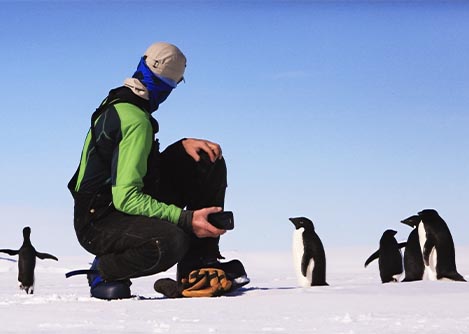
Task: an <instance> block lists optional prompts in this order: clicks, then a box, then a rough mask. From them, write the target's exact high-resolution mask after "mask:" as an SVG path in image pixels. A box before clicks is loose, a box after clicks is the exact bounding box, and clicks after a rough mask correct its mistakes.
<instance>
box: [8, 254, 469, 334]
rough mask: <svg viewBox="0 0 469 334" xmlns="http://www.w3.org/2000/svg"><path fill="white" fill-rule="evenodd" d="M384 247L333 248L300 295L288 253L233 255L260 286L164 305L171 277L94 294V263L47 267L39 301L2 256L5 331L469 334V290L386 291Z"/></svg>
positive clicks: (40, 266)
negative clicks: (113, 295) (316, 280)
mask: <svg viewBox="0 0 469 334" xmlns="http://www.w3.org/2000/svg"><path fill="white" fill-rule="evenodd" d="M374 250H375V249H373V247H369V248H347V249H332V250H327V249H326V256H327V265H328V267H327V281H328V283H329V284H330V286H328V287H314V288H299V287H297V285H296V284H297V283H296V277H295V273H294V271H293V263H292V257H291V254H290V252H289V251H285V252H266V253H261V252H256V253H249V252H246V253H243V252H224V255H225V256H226V257H227V258H240V259H241V260H242V261H243V262H244V263H245V266H246V270H247V271H248V274H249V276H250V278H251V283H250V284H249V285H247V286H246V287H245V289H244V290H243V291H241V292H240V293H238V294H236V295H234V296H223V297H219V298H193V299H173V300H171V299H164V298H162V296H161V295H159V294H157V293H156V292H154V291H153V283H154V281H155V280H156V279H158V278H162V277H173V278H174V276H175V269H174V268H172V269H170V270H169V271H168V272H166V273H161V274H158V275H155V276H152V277H146V278H139V279H135V280H133V285H132V293H134V294H137V295H141V296H145V297H147V298H148V299H144V300H139V299H137V298H135V299H130V300H121V301H111V302H108V301H102V300H97V299H93V298H90V297H89V289H88V286H87V282H86V278H85V277H84V276H75V277H71V278H68V279H66V278H65V276H64V274H65V272H67V271H70V270H73V269H78V268H87V267H88V262H89V261H91V260H92V256H90V257H63V258H61V257H60V256H59V261H58V262H55V261H38V263H37V267H36V287H35V294H34V295H26V294H25V293H24V292H23V291H20V290H19V289H18V286H17V282H16V275H17V267H16V266H17V264H16V263H14V262H12V261H6V260H4V259H0V284H1V291H0V324H1V328H0V332H1V333H86V334H90V333H327V334H329V333H344V334H345V333H347V334H350V333H373V334H376V333H380V334H382V333H399V334H402V333H426V334H428V333H442V332H447V333H468V332H469V312H468V309H469V308H468V306H469V284H468V283H456V282H430V281H421V282H412V283H388V284H381V281H380V278H379V272H378V263H377V261H375V262H373V263H372V264H370V265H369V266H368V268H366V269H365V268H364V267H363V264H364V261H365V259H366V258H367V257H368V256H369V254H371V253H372V252H373V251H374ZM456 256H457V258H456V261H457V265H458V271H459V272H460V273H461V274H462V275H463V276H464V277H465V278H466V279H469V275H468V274H469V248H457V249H456Z"/></svg>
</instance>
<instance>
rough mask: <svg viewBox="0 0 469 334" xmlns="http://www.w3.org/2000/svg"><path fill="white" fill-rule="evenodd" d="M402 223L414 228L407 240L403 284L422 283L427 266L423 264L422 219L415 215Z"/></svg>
mask: <svg viewBox="0 0 469 334" xmlns="http://www.w3.org/2000/svg"><path fill="white" fill-rule="evenodd" d="M401 223H403V224H405V225H408V226H410V227H412V228H413V230H412V232H410V234H409V237H408V238H407V245H406V247H405V250H404V272H405V277H404V279H403V280H402V282H413V281H421V280H423V278H424V273H425V264H424V262H423V256H422V250H421V248H420V240H419V227H418V226H419V223H420V217H419V216H417V215H414V216H411V217H409V218H406V219H404V220H402V221H401Z"/></svg>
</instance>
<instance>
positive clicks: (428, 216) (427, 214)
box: [419, 209, 444, 224]
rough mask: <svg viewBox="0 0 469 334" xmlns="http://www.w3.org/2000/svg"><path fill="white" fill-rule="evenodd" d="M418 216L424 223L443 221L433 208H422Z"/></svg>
mask: <svg viewBox="0 0 469 334" xmlns="http://www.w3.org/2000/svg"><path fill="white" fill-rule="evenodd" d="M419 217H420V219H421V220H422V222H425V224H438V223H441V222H444V220H443V218H441V217H440V215H439V214H438V212H437V211H436V210H434V209H424V210H422V211H420V212H419Z"/></svg>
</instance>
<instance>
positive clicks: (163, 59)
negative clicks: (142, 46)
mask: <svg viewBox="0 0 469 334" xmlns="http://www.w3.org/2000/svg"><path fill="white" fill-rule="evenodd" d="M144 56H146V59H145V62H146V64H147V66H148V67H149V68H150V70H151V71H152V72H153V73H155V74H156V75H157V76H161V77H165V78H169V79H171V80H173V81H174V82H175V83H178V82H180V81H181V80H182V79H183V77H184V70H185V69H186V57H185V56H184V54H183V53H182V52H181V50H179V49H178V48H177V47H176V46H174V45H172V44H169V43H165V42H158V43H154V44H152V45H150V47H149V48H148V49H147V51H145V54H144Z"/></svg>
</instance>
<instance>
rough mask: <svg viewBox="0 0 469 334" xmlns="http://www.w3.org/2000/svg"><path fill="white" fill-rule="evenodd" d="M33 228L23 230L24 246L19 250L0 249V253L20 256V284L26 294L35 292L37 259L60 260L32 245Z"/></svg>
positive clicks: (27, 227)
mask: <svg viewBox="0 0 469 334" xmlns="http://www.w3.org/2000/svg"><path fill="white" fill-rule="evenodd" d="M30 237H31V228H30V227H29V226H26V227H25V228H23V244H22V245H21V247H20V249H19V250H12V249H0V252H3V253H7V254H9V255H18V282H19V284H20V289H22V290H25V291H26V293H30V294H32V293H33V292H34V269H35V267H36V257H38V258H39V259H41V260H42V259H53V260H56V261H58V259H57V258H56V257H55V256H53V255H51V254H47V253H39V252H37V251H36V249H35V248H34V246H33V245H32V243H31V238H30Z"/></svg>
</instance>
